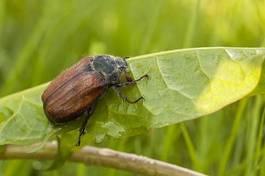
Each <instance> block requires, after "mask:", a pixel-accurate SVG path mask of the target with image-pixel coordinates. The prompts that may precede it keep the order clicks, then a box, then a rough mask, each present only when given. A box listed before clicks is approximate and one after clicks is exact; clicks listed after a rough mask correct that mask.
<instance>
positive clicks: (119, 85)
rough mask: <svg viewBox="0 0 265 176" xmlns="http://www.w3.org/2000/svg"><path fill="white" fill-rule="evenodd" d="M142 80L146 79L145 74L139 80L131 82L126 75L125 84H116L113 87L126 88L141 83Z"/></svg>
mask: <svg viewBox="0 0 265 176" xmlns="http://www.w3.org/2000/svg"><path fill="white" fill-rule="evenodd" d="M144 78H147V79H148V78H149V76H148V75H147V74H145V75H143V76H141V77H140V78H138V79H136V80H133V79H132V78H131V77H129V76H127V75H126V80H127V81H126V82H122V83H118V84H115V85H114V86H115V87H126V86H130V85H134V84H136V82H138V81H141V80H142V79H144Z"/></svg>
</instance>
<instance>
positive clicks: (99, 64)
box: [93, 55, 127, 84]
mask: <svg viewBox="0 0 265 176" xmlns="http://www.w3.org/2000/svg"><path fill="white" fill-rule="evenodd" d="M93 66H94V68H95V70H96V71H98V72H100V73H101V74H103V75H104V76H105V79H106V80H108V81H109V82H110V83H112V84H115V83H118V82H120V78H121V75H122V73H123V72H125V71H126V69H127V62H126V60H125V59H124V58H120V57H114V56H109V55H100V56H96V57H95V59H94V60H93Z"/></svg>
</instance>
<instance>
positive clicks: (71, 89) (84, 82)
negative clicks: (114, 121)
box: [41, 55, 148, 145]
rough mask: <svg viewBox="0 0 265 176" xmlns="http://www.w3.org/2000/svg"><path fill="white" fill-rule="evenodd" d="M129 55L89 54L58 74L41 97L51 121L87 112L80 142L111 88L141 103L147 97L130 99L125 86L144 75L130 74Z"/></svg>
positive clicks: (59, 120)
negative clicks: (90, 118)
mask: <svg viewBox="0 0 265 176" xmlns="http://www.w3.org/2000/svg"><path fill="white" fill-rule="evenodd" d="M125 59H126V58H122V57H115V56H111V55H98V56H88V57H85V58H83V59H81V60H80V61H79V62H78V63H76V64H75V65H73V66H72V67H70V68H68V69H67V70H65V71H64V72H62V73H61V74H59V76H57V77H56V78H55V79H54V80H53V81H52V82H51V83H50V84H49V85H48V87H47V88H46V90H45V91H44V92H43V94H42V96H41V99H42V102H43V109H44V112H45V115H46V116H47V118H48V120H49V121H50V122H52V123H53V124H55V125H58V124H63V123H66V122H69V121H72V120H75V119H77V118H78V117H80V116H81V115H82V114H84V113H86V116H85V119H84V121H83V122H82V124H81V126H80V129H79V137H78V141H77V145H80V141H81V137H82V135H84V134H85V128H86V125H87V121H88V119H89V117H90V116H91V115H92V114H93V112H94V110H95V106H96V103H97V101H98V99H99V98H100V97H102V96H103V95H104V93H105V92H106V90H107V89H108V88H113V89H114V90H115V92H116V93H117V95H118V96H120V97H121V98H122V99H123V100H125V101H126V102H128V103H137V102H138V101H140V100H142V99H143V97H142V96H141V97H139V98H137V99H136V100H130V99H128V97H127V96H125V95H124V94H123V93H122V92H121V88H123V87H127V86H130V85H134V84H136V82H137V81H140V80H142V79H144V78H148V75H147V74H145V75H143V76H141V77H140V78H139V79H136V80H133V79H132V78H131V77H130V76H129V75H128V64H127V62H126V60H125Z"/></svg>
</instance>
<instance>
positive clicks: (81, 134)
mask: <svg viewBox="0 0 265 176" xmlns="http://www.w3.org/2000/svg"><path fill="white" fill-rule="evenodd" d="M95 107H96V103H94V104H92V105H91V106H90V107H89V108H88V110H87V111H86V116H85V119H84V121H83V122H82V124H81V127H80V128H79V136H78V141H77V143H76V146H80V143H81V137H82V136H83V135H84V134H85V131H86V125H87V122H88V119H89V117H90V116H91V115H92V114H93V112H94V111H95Z"/></svg>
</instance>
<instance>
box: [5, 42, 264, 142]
mask: <svg viewBox="0 0 265 176" xmlns="http://www.w3.org/2000/svg"><path fill="white" fill-rule="evenodd" d="M264 57H265V48H223V47H215V48H193V49H183V50H173V51H167V52H161V53H155V54H149V55H143V56H139V57H134V58H130V59H128V63H129V67H130V70H131V73H132V75H133V77H134V78H139V77H140V76H142V75H144V74H148V75H149V76H150V79H149V80H142V81H140V82H138V84H137V86H132V87H130V88H125V89H124V93H125V94H126V95H128V97H129V98H130V99H132V100H134V99H136V98H138V97H139V96H141V95H142V96H143V97H144V98H145V100H144V101H142V102H139V103H137V104H128V103H126V102H124V101H122V100H121V98H120V97H117V95H116V94H115V92H114V91H112V90H111V89H110V90H108V92H107V94H106V96H104V98H103V99H100V100H99V102H98V104H97V108H96V111H95V113H94V114H93V115H92V117H90V119H89V121H88V126H87V132H88V133H87V134H86V135H85V136H84V137H83V140H82V144H85V143H87V142H89V141H90V142H91V140H95V141H96V142H100V141H102V140H103V139H104V137H106V136H111V137H115V138H119V137H121V136H122V135H134V134H137V133H141V132H143V131H146V130H147V129H149V128H157V127H163V126H166V125H172V124H175V123H178V122H182V121H185V120H191V119H194V118H198V117H200V116H203V115H206V114H209V113H212V112H215V111H217V110H219V109H221V108H222V107H224V106H226V105H228V104H231V103H233V102H235V101H238V100H240V99H242V98H244V97H245V96H248V95H252V94H258V93H262V92H264V90H265V87H264V86H263V85H265V84H263V82H264V78H265V76H264V75H265V74H262V73H263V72H264V70H262V68H263V61H264ZM262 75H263V76H262ZM46 86H47V84H44V85H41V86H38V87H35V88H32V89H28V90H26V91H23V92H20V93H17V94H13V95H10V96H7V97H5V98H2V99H0V145H3V144H29V143H33V142H40V141H43V140H45V139H47V138H50V137H51V136H54V134H55V133H56V134H61V135H64V133H65V130H64V129H69V127H71V126H72V128H76V127H78V125H76V124H75V125H73V124H72V123H68V124H66V127H67V128H65V127H60V128H62V129H63V130H64V131H63V130H61V131H59V132H58V128H55V127H53V126H52V125H51V124H50V123H49V122H48V120H47V118H46V117H45V115H44V113H43V109H42V103H41V100H40V96H41V94H42V92H43V90H44V89H45V88H46ZM1 120H2V122H1ZM66 131H67V130H66ZM71 135H76V138H77V137H78V136H77V135H78V130H75V131H73V132H72V133H71Z"/></svg>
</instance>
